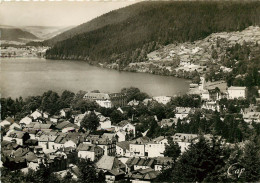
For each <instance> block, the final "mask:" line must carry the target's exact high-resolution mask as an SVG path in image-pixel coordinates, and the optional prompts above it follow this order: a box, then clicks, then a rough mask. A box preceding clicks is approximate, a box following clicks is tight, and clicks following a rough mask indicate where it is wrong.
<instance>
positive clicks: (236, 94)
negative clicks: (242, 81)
mask: <svg viewBox="0 0 260 183" xmlns="http://www.w3.org/2000/svg"><path fill="white" fill-rule="evenodd" d="M246 94H247V89H246V87H238V86H231V87H229V88H228V98H229V99H235V98H237V99H245V98H246Z"/></svg>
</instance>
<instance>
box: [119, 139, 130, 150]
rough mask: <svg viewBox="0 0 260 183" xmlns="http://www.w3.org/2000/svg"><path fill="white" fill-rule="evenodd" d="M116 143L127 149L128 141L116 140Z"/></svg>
mask: <svg viewBox="0 0 260 183" xmlns="http://www.w3.org/2000/svg"><path fill="white" fill-rule="evenodd" d="M116 145H117V146H119V147H121V148H122V149H124V150H129V145H130V142H129V141H122V142H117V143H116Z"/></svg>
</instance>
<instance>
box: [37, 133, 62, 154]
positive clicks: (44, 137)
mask: <svg viewBox="0 0 260 183" xmlns="http://www.w3.org/2000/svg"><path fill="white" fill-rule="evenodd" d="M58 135H59V134H58V133H57V132H38V133H37V134H36V137H35V138H36V139H37V140H38V144H39V146H40V147H42V148H43V150H44V151H45V150H47V149H51V150H54V149H55V145H54V144H55V142H54V141H55V140H56V138H57V137H58Z"/></svg>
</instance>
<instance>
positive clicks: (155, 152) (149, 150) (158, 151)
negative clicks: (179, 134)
mask: <svg viewBox="0 0 260 183" xmlns="http://www.w3.org/2000/svg"><path fill="white" fill-rule="evenodd" d="M166 145H168V140H167V138H166V137H163V136H160V137H157V138H155V139H153V140H152V141H150V142H148V143H147V144H146V145H145V152H146V154H147V156H148V157H151V158H152V157H164V151H165V147H166Z"/></svg>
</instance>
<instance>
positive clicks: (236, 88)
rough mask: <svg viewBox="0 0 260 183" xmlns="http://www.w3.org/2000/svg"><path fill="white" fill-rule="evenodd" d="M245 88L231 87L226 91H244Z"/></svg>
mask: <svg viewBox="0 0 260 183" xmlns="http://www.w3.org/2000/svg"><path fill="white" fill-rule="evenodd" d="M245 89H246V87H242V86H231V87H229V88H228V90H245Z"/></svg>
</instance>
